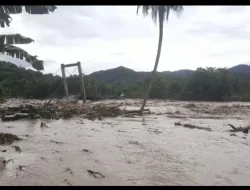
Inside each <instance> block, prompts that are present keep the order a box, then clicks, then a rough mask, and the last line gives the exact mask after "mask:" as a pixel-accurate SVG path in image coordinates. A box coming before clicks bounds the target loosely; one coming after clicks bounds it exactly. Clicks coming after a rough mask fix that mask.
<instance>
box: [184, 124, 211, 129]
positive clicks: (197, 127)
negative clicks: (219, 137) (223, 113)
mask: <svg viewBox="0 0 250 190" xmlns="http://www.w3.org/2000/svg"><path fill="white" fill-rule="evenodd" d="M183 127H186V128H189V129H201V130H205V131H212V130H211V129H210V128H208V127H199V126H196V125H191V124H184V125H183Z"/></svg>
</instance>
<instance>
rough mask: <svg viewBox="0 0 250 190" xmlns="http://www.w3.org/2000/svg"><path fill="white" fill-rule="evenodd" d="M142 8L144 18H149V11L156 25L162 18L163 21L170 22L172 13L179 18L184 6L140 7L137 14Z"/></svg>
mask: <svg viewBox="0 0 250 190" xmlns="http://www.w3.org/2000/svg"><path fill="white" fill-rule="evenodd" d="M140 8H141V9H142V13H143V15H144V16H147V15H148V14H149V11H151V17H152V19H153V21H154V22H155V23H156V22H157V19H158V18H160V20H161V21H164V20H166V21H168V19H169V14H170V12H173V13H176V14H177V15H178V16H179V15H180V14H181V13H182V11H183V6H181V5H166V6H163V5H158V6H151V5H138V6H137V14H138V12H139V9H140Z"/></svg>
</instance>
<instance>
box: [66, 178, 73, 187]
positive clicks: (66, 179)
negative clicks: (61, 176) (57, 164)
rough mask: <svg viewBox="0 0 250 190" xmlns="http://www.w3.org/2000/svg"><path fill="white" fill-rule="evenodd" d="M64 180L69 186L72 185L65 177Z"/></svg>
mask: <svg viewBox="0 0 250 190" xmlns="http://www.w3.org/2000/svg"><path fill="white" fill-rule="evenodd" d="M64 181H65V182H66V183H67V184H68V185H69V186H73V185H72V184H71V183H70V182H69V180H67V179H65V180H64Z"/></svg>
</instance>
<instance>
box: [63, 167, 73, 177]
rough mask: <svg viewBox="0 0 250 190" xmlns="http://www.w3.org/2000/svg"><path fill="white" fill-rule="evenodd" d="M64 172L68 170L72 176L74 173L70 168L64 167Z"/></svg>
mask: <svg viewBox="0 0 250 190" xmlns="http://www.w3.org/2000/svg"><path fill="white" fill-rule="evenodd" d="M65 172H69V173H70V174H71V175H73V176H74V173H73V172H72V170H71V169H70V168H66V170H65Z"/></svg>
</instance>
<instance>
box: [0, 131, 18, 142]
mask: <svg viewBox="0 0 250 190" xmlns="http://www.w3.org/2000/svg"><path fill="white" fill-rule="evenodd" d="M19 140H21V139H20V138H19V137H18V136H16V135H13V134H11V133H0V145H10V144H12V143H13V142H14V141H19Z"/></svg>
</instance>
